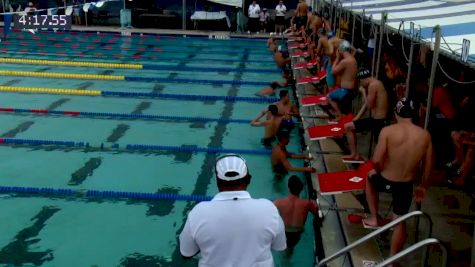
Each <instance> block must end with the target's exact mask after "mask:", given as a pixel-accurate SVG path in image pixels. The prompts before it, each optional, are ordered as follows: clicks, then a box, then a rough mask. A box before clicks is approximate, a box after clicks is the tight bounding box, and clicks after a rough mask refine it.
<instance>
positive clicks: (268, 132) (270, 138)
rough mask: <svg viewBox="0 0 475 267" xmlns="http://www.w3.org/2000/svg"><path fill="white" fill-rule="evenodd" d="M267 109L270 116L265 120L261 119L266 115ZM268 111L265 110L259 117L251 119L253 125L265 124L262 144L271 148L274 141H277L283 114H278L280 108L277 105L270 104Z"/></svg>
mask: <svg viewBox="0 0 475 267" xmlns="http://www.w3.org/2000/svg"><path fill="white" fill-rule="evenodd" d="M267 111H268V112H269V113H270V116H268V117H267V119H266V120H265V121H259V120H260V119H261V118H262V117H264V116H266V114H267ZM267 111H263V112H262V113H261V114H260V115H259V116H258V117H257V118H255V119H254V120H252V121H251V125H252V126H255V127H259V126H264V127H265V130H264V138H262V145H264V146H265V147H268V148H271V147H272V142H274V141H275V139H276V138H275V136H276V135H277V132H278V131H279V127H280V123H281V121H282V116H279V115H278V111H279V109H278V108H277V106H276V105H269V107H268V109H267Z"/></svg>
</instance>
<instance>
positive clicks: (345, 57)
mask: <svg viewBox="0 0 475 267" xmlns="http://www.w3.org/2000/svg"><path fill="white" fill-rule="evenodd" d="M351 51H352V46H351V45H350V43H349V42H348V41H346V40H341V43H340V45H339V46H338V52H337V53H336V60H335V62H334V63H333V66H332V71H331V73H332V74H333V75H335V76H336V77H337V80H339V81H340V88H338V89H336V90H334V91H332V92H331V93H330V94H328V102H329V103H330V105H331V106H332V107H333V109H334V110H335V113H336V117H337V120H338V119H340V118H341V116H342V115H343V114H345V115H346V114H349V113H350V112H351V104H352V100H353V97H354V96H355V95H356V94H357V89H356V74H357V72H358V64H357V62H356V59H355V57H354V55H353V54H352V53H351Z"/></svg>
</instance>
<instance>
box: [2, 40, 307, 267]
mask: <svg viewBox="0 0 475 267" xmlns="http://www.w3.org/2000/svg"><path fill="white" fill-rule="evenodd" d="M0 48H1V50H0V52H1V57H7V58H23V59H43V60H45V59H46V60H63V61H87V62H106V63H134V64H144V65H155V66H161V67H163V69H161V70H151V69H138V70H133V69H118V68H115V69H114V68H96V67H68V66H56V65H34V64H8V63H0V70H10V71H11V70H15V71H22V72H38V73H42V72H44V73H76V74H100V75H123V76H126V77H132V76H133V77H145V78H163V79H169V81H168V82H162V81H160V82H154V81H150V80H144V81H142V80H137V81H108V80H97V79H90V80H87V79H66V78H41V77H29V76H24V77H20V76H10V75H3V76H0V88H2V86H3V87H5V86H12V87H22V88H51V89H76V90H101V91H112V92H141V93H157V94H183V95H191V94H192V95H206V96H239V97H241V96H243V97H254V93H255V92H257V91H258V90H259V89H260V87H262V86H261V85H256V84H255V83H253V82H256V81H257V82H263V83H264V82H265V83H267V82H271V81H273V80H277V79H279V78H280V73H279V70H278V69H277V68H276V67H275V64H273V63H272V58H271V55H270V54H269V53H268V52H267V51H266V48H265V42H264V41H263V40H261V41H257V40H245V39H237V40H235V39H233V40H208V39H207V38H182V37H177V38H175V37H167V36H159V37H155V36H148V37H147V38H145V37H142V38H141V37H139V36H134V37H132V38H130V37H120V36H112V35H110V34H99V35H97V34H85V33H72V34H69V33H67V34H53V33H44V34H37V35H31V34H29V33H14V34H12V35H11V36H9V39H8V40H7V42H6V43H5V40H3V42H2V43H1V47H0ZM143 48H145V49H143ZM156 48H159V49H156ZM214 68H215V69H216V70H215V69H214ZM230 68H232V69H233V70H230ZM177 78H181V79H187V80H193V79H197V80H198V79H199V80H208V81H213V82H211V84H197V83H193V81H187V82H182V81H180V80H179V79H178V80H177ZM223 81H226V82H223ZM232 81H239V82H236V83H234V84H233V83H232ZM229 82H231V83H229ZM267 105H268V104H267V103H263V102H249V101H235V102H232V101H221V100H180V99H164V98H158V97H154V96H153V95H150V97H147V96H143V97H134V96H132V95H130V96H125V97H112V96H111V97H106V96H101V95H98V96H92V95H91V96H88V95H80V96H78V95H70V94H40V93H19V92H3V91H2V92H1V95H0V108H14V109H46V110H49V111H55V110H56V111H57V110H62V111H78V112H97V113H101V112H102V113H104V112H108V113H121V114H124V113H125V114H137V115H147V114H149V115H166V116H192V117H209V118H223V119H242V120H249V121H250V120H251V119H253V118H254V117H256V116H257V115H258V114H259V113H260V112H261V111H262V110H263V109H265V108H266V106H267ZM0 135H1V138H11V139H22V140H55V141H74V142H84V143H88V147H85V146H84V147H83V146H82V147H70V146H63V145H48V146H45V145H42V146H39V145H33V144H31V143H27V144H22V145H15V144H11V143H4V144H2V145H1V146H0V158H1V159H2V160H0V169H1V170H2V171H1V172H0V186H1V187H31V188H52V189H71V190H74V192H75V193H74V194H69V195H60V194H47V193H44V194H33V193H31V194H30V193H18V194H16V193H8V192H0V193H1V194H0V211H1V212H0V225H1V227H0V265H7V266H10V265H13V266H22V265H23V266H32V265H35V266H39V265H41V266H196V259H195V260H189V261H184V260H182V259H181V257H180V255H179V245H178V242H177V237H178V234H179V233H180V231H181V228H182V227H183V224H184V222H185V219H186V215H187V213H188V212H189V211H190V210H191V209H192V208H193V206H194V205H195V204H196V202H195V201H187V200H181V199H165V200H150V199H139V198H127V197H122V198H118V197H114V198H107V197H100V196H99V197H87V196H86V195H85V194H84V195H83V194H81V192H88V191H90V190H99V191H114V192H130V193H160V194H174V195H175V194H180V195H192V196H213V195H214V194H216V193H217V188H216V184H215V178H214V172H213V163H214V161H215V158H216V155H215V154H214V153H205V152H193V153H189V152H186V151H185V152H184V151H174V150H168V151H151V150H129V149H126V148H127V145H129V144H142V145H160V146H173V147H181V146H187V147H189V146H197V147H203V148H206V147H217V148H225V149H231V150H233V149H234V150H235V149H246V150H249V151H251V152H252V151H262V150H263V149H264V148H263V147H262V145H261V144H260V138H261V137H262V135H263V129H262V128H255V127H250V126H249V124H247V123H238V122H230V123H222V122H216V121H212V122H206V121H179V120H176V121H173V119H171V120H150V119H144V118H141V117H138V118H129V119H127V118H117V117H107V116H105V117H104V116H102V117H100V116H96V117H91V116H89V117H88V116H70V115H65V114H51V113H28V112H26V113H25V112H23V113H19V112H2V111H0ZM292 136H293V138H292V142H291V144H289V151H292V152H299V151H300V149H299V137H298V136H297V131H296V130H294V131H293V132H292ZM243 156H244V157H245V158H246V160H247V162H248V165H249V169H250V171H251V173H252V175H253V179H252V182H251V185H250V187H249V191H250V193H251V194H252V196H253V197H255V198H268V199H275V198H277V197H282V196H285V195H286V194H287V188H286V180H285V181H277V180H275V179H274V176H273V174H272V171H271V166H270V160H269V156H268V155H261V154H258V153H256V154H252V153H251V154H245V155H243ZM292 163H293V164H295V165H298V166H299V165H300V166H301V165H302V162H299V161H292ZM301 177H302V176H301ZM302 180H304V179H303V177H302ZM306 195H307V194H306V193H305V192H304V193H303V195H302V197H306ZM308 221H309V222H308V223H307V226H306V232H305V233H304V235H303V237H302V240H301V242H300V243H299V245H298V246H297V247H296V249H295V251H294V253H293V255H287V254H285V253H275V254H274V256H275V261H276V265H277V266H299V267H301V266H303V267H305V266H313V261H314V242H313V229H312V226H311V223H310V221H311V220H310V219H309V220H308Z"/></svg>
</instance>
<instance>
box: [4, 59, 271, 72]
mask: <svg viewBox="0 0 475 267" xmlns="http://www.w3.org/2000/svg"><path fill="white" fill-rule="evenodd" d="M0 63H11V64H28V65H52V66H68V67H93V68H114V69H145V70H173V71H201V72H262V73H276V72H278V71H279V69H255V68H219V67H190V66H170V65H144V64H126V63H114V62H90V61H65V60H46V59H29V58H6V57H0Z"/></svg>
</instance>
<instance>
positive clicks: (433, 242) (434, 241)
mask: <svg viewBox="0 0 475 267" xmlns="http://www.w3.org/2000/svg"><path fill="white" fill-rule="evenodd" d="M419 216H423V217H425V218H426V219H427V221H428V223H429V234H428V236H429V238H427V239H424V240H422V241H419V242H417V243H416V244H413V245H412V246H410V247H408V248H406V249H404V250H402V251H400V252H399V253H397V254H395V255H393V256H391V257H389V258H387V259H386V260H384V261H383V262H381V263H379V264H377V265H376V267H383V266H387V265H388V264H391V263H393V262H394V261H396V260H399V259H401V258H403V257H405V256H407V255H408V254H410V253H412V252H414V251H416V250H418V249H420V248H423V247H426V246H429V245H431V246H432V245H438V246H439V247H440V248H441V250H442V261H441V265H440V266H442V267H446V266H447V249H446V248H445V246H444V245H443V244H442V243H441V242H440V241H439V240H437V239H435V238H430V236H432V225H433V223H432V219H431V218H430V216H429V215H428V214H426V213H424V212H422V211H420V210H416V211H413V212H410V213H408V214H406V215H404V216H401V217H399V218H397V219H395V220H393V221H391V222H390V223H388V224H386V225H384V226H383V227H381V228H379V229H377V230H375V231H373V232H371V233H369V234H367V235H365V236H363V237H362V238H360V239H358V240H356V241H355V242H353V243H351V244H349V245H348V246H346V247H344V248H342V249H340V250H339V251H337V252H335V253H334V254H332V255H330V256H328V257H326V258H324V259H323V260H321V261H320V262H319V263H318V264H316V265H315V266H317V267H320V266H322V267H324V266H327V264H328V262H330V261H332V260H334V259H336V258H338V257H340V256H341V255H343V254H346V253H347V252H349V251H351V250H352V249H354V248H355V247H357V246H359V245H361V244H362V243H364V242H366V241H368V240H370V239H372V238H373V237H375V236H377V235H379V234H381V233H383V232H386V231H388V230H389V229H391V228H393V227H394V226H396V225H398V224H400V223H402V222H405V221H407V220H408V219H410V218H412V217H419ZM425 254H426V253H424V255H425ZM426 262H427V257H426V256H424V261H423V266H426V265H425V263H426Z"/></svg>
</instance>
